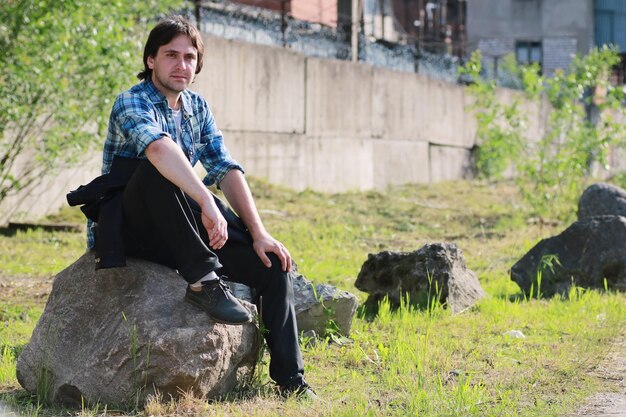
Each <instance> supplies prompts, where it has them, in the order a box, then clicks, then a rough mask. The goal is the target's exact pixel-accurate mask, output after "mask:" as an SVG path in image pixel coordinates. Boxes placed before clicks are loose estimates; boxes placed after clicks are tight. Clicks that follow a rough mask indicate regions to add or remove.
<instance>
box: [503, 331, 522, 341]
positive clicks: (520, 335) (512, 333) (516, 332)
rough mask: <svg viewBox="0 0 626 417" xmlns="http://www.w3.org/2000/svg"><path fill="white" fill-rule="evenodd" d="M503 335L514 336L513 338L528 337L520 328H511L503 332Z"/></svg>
mask: <svg viewBox="0 0 626 417" xmlns="http://www.w3.org/2000/svg"><path fill="white" fill-rule="evenodd" d="M502 335H503V336H508V337H512V338H513V339H526V336H524V333H522V332H521V331H519V330H509V331H508V332H504V333H502Z"/></svg>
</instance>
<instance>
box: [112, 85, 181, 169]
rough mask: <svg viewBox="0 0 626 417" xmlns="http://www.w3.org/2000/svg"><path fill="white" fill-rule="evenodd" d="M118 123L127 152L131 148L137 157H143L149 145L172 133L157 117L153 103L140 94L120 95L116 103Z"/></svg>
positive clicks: (115, 110) (115, 111)
mask: <svg viewBox="0 0 626 417" xmlns="http://www.w3.org/2000/svg"><path fill="white" fill-rule="evenodd" d="M114 113H115V115H116V117H115V119H116V121H115V122H116V125H117V127H118V128H119V130H120V132H119V133H121V136H122V137H124V139H125V141H126V143H125V147H126V148H127V149H125V151H126V152H124V153H130V152H129V151H130V149H132V151H133V152H134V153H135V155H133V156H135V157H142V156H143V154H144V152H145V150H146V148H147V147H148V145H150V144H151V143H152V142H154V141H155V140H158V139H161V138H162V137H163V136H168V137H169V136H170V134H169V133H168V132H167V131H166V130H165V129H164V128H163V126H162V125H161V123H159V121H158V120H157V119H156V114H155V110H154V107H153V105H152V104H151V103H150V102H149V101H148V100H145V99H142V98H141V97H138V96H132V97H123V96H120V97H118V100H117V101H116V103H115V105H114Z"/></svg>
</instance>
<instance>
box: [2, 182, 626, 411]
mask: <svg viewBox="0 0 626 417" xmlns="http://www.w3.org/2000/svg"><path fill="white" fill-rule="evenodd" d="M251 188H252V189H253V191H254V193H255V197H256V200H257V204H258V206H259V208H260V209H261V215H262V217H263V219H264V221H265V223H266V226H267V228H268V229H269V230H270V231H271V232H272V233H273V234H274V235H275V236H276V237H277V238H279V239H280V240H282V241H283V242H284V243H285V244H286V246H287V247H288V248H289V249H290V251H291V253H292V255H293V257H294V260H295V261H296V263H297V264H298V268H299V271H300V272H301V273H303V274H304V275H305V276H306V277H307V278H309V279H311V280H312V281H314V282H317V283H330V284H333V285H335V286H338V287H340V288H342V289H345V290H348V291H350V292H353V293H355V294H356V295H357V296H358V297H359V299H360V301H361V302H363V301H365V298H366V297H367V294H365V293H361V292H359V291H358V290H356V289H355V288H354V282H355V279H356V276H357V275H358V273H359V270H360V267H361V265H362V264H363V262H364V261H365V260H366V259H367V255H368V253H376V252H380V251H382V250H396V251H413V250H417V249H419V248H420V247H421V246H423V245H424V244H425V243H429V242H441V241H447V242H452V243H455V244H457V246H458V247H459V248H461V250H462V251H463V253H464V257H465V259H466V261H467V264H468V267H469V268H471V269H472V270H473V271H475V272H476V274H477V276H478V278H479V280H480V282H481V285H482V287H483V288H484V289H485V290H486V292H487V293H488V296H487V297H486V298H484V299H483V300H481V301H480V303H479V304H478V305H476V306H475V307H474V308H472V309H469V310H468V311H466V312H464V313H462V314H460V315H451V314H450V312H449V311H448V310H445V309H443V308H441V307H440V306H438V305H436V304H433V305H430V308H425V309H418V308H415V307H413V306H410V305H406V304H405V305H403V306H402V307H401V308H400V309H399V310H396V311H392V309H391V308H390V306H389V304H387V303H383V304H382V305H381V308H380V311H379V314H378V316H377V317H376V318H374V319H373V320H371V321H370V320H367V319H365V318H362V317H357V318H356V319H355V320H354V323H353V327H352V334H351V335H350V338H349V340H342V341H341V343H340V344H338V343H326V342H324V341H321V342H319V343H317V344H314V345H312V346H308V345H307V346H306V347H304V358H305V363H306V368H305V370H306V375H307V379H308V380H309V382H310V383H311V384H312V385H313V386H314V387H315V388H316V390H317V392H318V394H319V395H320V396H321V397H322V398H323V399H324V402H323V403H318V404H302V403H299V402H297V401H294V400H289V401H284V400H282V399H280V398H278V397H277V396H276V395H275V394H273V393H272V390H271V389H268V387H270V385H262V386H258V387H252V388H251V389H249V390H248V391H245V392H244V393H243V394H237V393H235V394H233V395H232V396H231V397H229V398H227V399H225V400H222V401H216V402H211V403H207V402H206V401H202V400H200V399H197V398H193V396H191V395H185V396H183V397H182V398H181V399H179V400H178V401H169V400H167V399H162V398H161V399H159V398H155V399H152V400H151V401H150V402H148V404H147V405H146V407H145V409H143V410H142V409H139V410H135V411H133V412H132V413H136V414H140V415H145V416H149V415H154V416H171V415H203V416H204V415H207V416H212V415H216V416H222V415H234V416H249V415H253V416H276V415H281V416H283V415H284V416H318V415H324V416H366V415H368V416H389V415H395V416H562V415H564V414H566V413H568V412H571V411H572V410H574V409H575V408H576V406H577V405H578V404H580V403H581V401H583V399H584V398H586V397H587V396H589V395H590V394H592V393H593V392H595V391H596V390H597V389H598V387H599V383H600V382H599V380H598V379H597V378H595V377H593V376H591V375H590V374H589V370H591V369H593V368H594V367H595V366H596V365H597V364H598V362H599V361H600V360H601V358H602V357H603V355H604V354H605V353H606V349H607V346H608V345H610V343H611V341H612V340H613V339H614V338H615V337H616V336H617V335H618V333H619V331H620V329H623V328H624V326H625V325H626V297H624V294H620V293H613V292H611V291H609V292H604V291H595V290H594V291H588V290H580V289H574V290H572V292H571V293H570V294H569V296H565V297H554V298H552V299H545V300H536V299H531V300H528V299H525V298H524V297H523V296H522V294H521V293H520V291H519V288H518V287H517V285H516V284H515V283H514V282H512V281H511V280H510V278H509V276H508V269H509V268H510V267H511V265H513V264H514V263H515V261H516V260H517V259H519V258H520V257H521V256H523V255H524V253H526V252H527V251H528V250H529V249H530V248H531V247H532V246H533V245H534V244H535V243H536V242H537V241H538V240H539V239H541V238H543V237H547V236H551V235H554V234H556V233H558V232H560V231H561V230H563V229H564V228H565V227H566V226H567V225H565V224H558V223H554V224H553V223H550V224H549V225H545V224H544V225H542V224H536V223H534V222H532V221H529V219H528V218H527V216H526V214H525V213H526V211H525V210H524V207H522V206H521V205H520V203H519V199H518V197H517V195H516V192H515V188H514V187H513V186H512V185H511V184H507V183H487V182H456V183H441V184H436V185H428V186H426V185H420V186H404V187H396V188H392V189H389V190H385V191H380V192H373V191H372V192H363V193H359V192H350V193H341V194H324V193H317V192H312V191H304V192H299V193H298V192H293V191H290V190H287V189H283V188H279V187H274V186H270V185H269V184H267V183H265V182H263V181H257V180H253V181H252V187H251ZM572 210H574V209H572ZM79 214H80V213H79ZM54 220H56V221H63V222H66V221H70V222H72V223H82V221H83V220H82V218H81V217H80V216H79V215H76V211H75V210H74V211H72V210H65V211H64V212H63V213H61V214H60V215H58V216H57V217H56V218H55V219H54ZM0 248H2V251H0V262H1V263H0V276H5V277H17V278H20V277H21V278H22V279H33V280H37V279H41V278H45V277H48V276H51V275H53V274H55V273H56V272H58V271H59V270H60V269H62V268H64V267H65V266H67V265H69V264H70V263H71V262H73V261H74V260H75V259H77V258H78V257H79V256H80V255H81V254H82V253H83V251H84V235H83V234H82V233H58V232H57V233H53V232H44V231H42V230H32V231H28V232H17V233H15V234H9V233H5V234H3V235H0ZM0 290H1V289H0ZM10 294H12V293H10ZM26 301H28V303H27V302H26ZM2 302H3V304H0V313H2V314H3V315H2V320H1V321H0V325H4V327H3V328H0V355H2V356H1V360H2V362H1V363H0V386H1V387H2V388H3V389H4V390H5V393H4V394H2V395H3V397H1V398H0V400H2V401H5V402H11V403H15V404H17V406H18V407H19V409H20V410H21V411H22V412H23V413H24V414H25V415H35V414H38V415H56V414H55V413H57V412H58V410H56V409H48V408H45V407H44V408H43V409H42V408H37V407H36V404H33V403H32V401H31V402H29V401H30V400H28V399H24V398H22V397H20V394H10V393H9V394H7V392H8V391H9V390H17V389H18V385H17V382H16V380H15V376H14V372H15V371H14V369H15V358H16V355H17V354H19V351H20V350H21V348H22V346H23V345H24V344H25V343H27V341H28V338H29V335H30V332H31V331H32V328H33V327H34V325H35V322H36V320H37V317H38V316H39V314H41V309H42V307H43V302H44V299H35V300H30V299H27V298H25V297H24V294H21V295H19V296H17V295H11V296H10V297H9V298H8V299H7V300H2ZM510 330H518V331H520V332H522V333H523V334H524V335H525V338H520V339H517V338H513V337H510V336H506V335H505V333H506V332H508V331H510ZM7 347H8V348H7ZM265 383H266V384H267V383H269V381H265ZM15 392H22V393H23V391H15ZM21 395H23V394H21ZM2 398H4V400H3V399H2ZM16 398H17V399H18V400H19V401H18V400H16ZM20 398H21V399H20ZM96 411H97V412H96ZM79 412H80V413H82V414H80V415H102V412H103V410H102V408H100V409H98V410H94V409H89V408H87V409H84V410H81V411H79ZM63 413H67V410H65V411H63ZM77 413H78V412H77ZM132 413H131V414H132ZM105 414H106V413H105ZM76 415H79V414H76ZM106 415H119V414H114V413H111V412H109V414H106Z"/></svg>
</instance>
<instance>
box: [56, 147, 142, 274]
mask: <svg viewBox="0 0 626 417" xmlns="http://www.w3.org/2000/svg"><path fill="white" fill-rule="evenodd" d="M142 161H143V159H138V158H123V157H118V156H116V157H115V158H114V159H113V164H112V165H111V171H110V172H109V173H108V174H104V175H101V176H99V177H97V178H95V179H94V180H93V181H91V182H90V183H89V184H87V185H81V186H80V187H78V188H77V189H76V190H74V191H71V192H70V193H68V194H67V202H68V203H69V205H70V206H78V205H81V207H80V209H81V211H82V212H83V214H85V216H86V217H87V218H88V219H91V220H93V221H94V222H96V223H97V227H96V247H95V250H96V269H101V268H115V267H119V266H126V256H125V255H124V237H123V234H122V227H123V223H124V217H123V212H122V194H123V191H124V188H125V187H126V184H128V181H129V180H130V178H131V177H132V175H133V173H134V172H135V169H136V168H137V167H138V166H139V164H140V163H141V162H142Z"/></svg>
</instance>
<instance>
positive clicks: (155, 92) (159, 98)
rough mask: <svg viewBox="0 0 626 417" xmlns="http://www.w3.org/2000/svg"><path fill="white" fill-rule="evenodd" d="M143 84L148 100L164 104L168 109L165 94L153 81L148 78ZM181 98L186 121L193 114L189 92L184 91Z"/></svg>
mask: <svg viewBox="0 0 626 417" xmlns="http://www.w3.org/2000/svg"><path fill="white" fill-rule="evenodd" d="M143 82H144V88H145V90H146V94H147V95H148V98H149V99H150V100H151V101H152V102H153V103H163V104H164V105H165V107H168V103H167V97H165V94H163V93H162V92H161V91H159V89H158V88H156V86H155V85H154V83H153V82H152V80H151V79H149V78H148V79H145V80H144V81H143ZM180 98H181V100H182V109H183V116H184V117H185V119H186V118H188V117H190V116H191V115H192V114H193V112H192V107H191V98H190V95H189V92H188V91H187V90H185V91H183V92H182V93H181V94H180Z"/></svg>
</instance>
